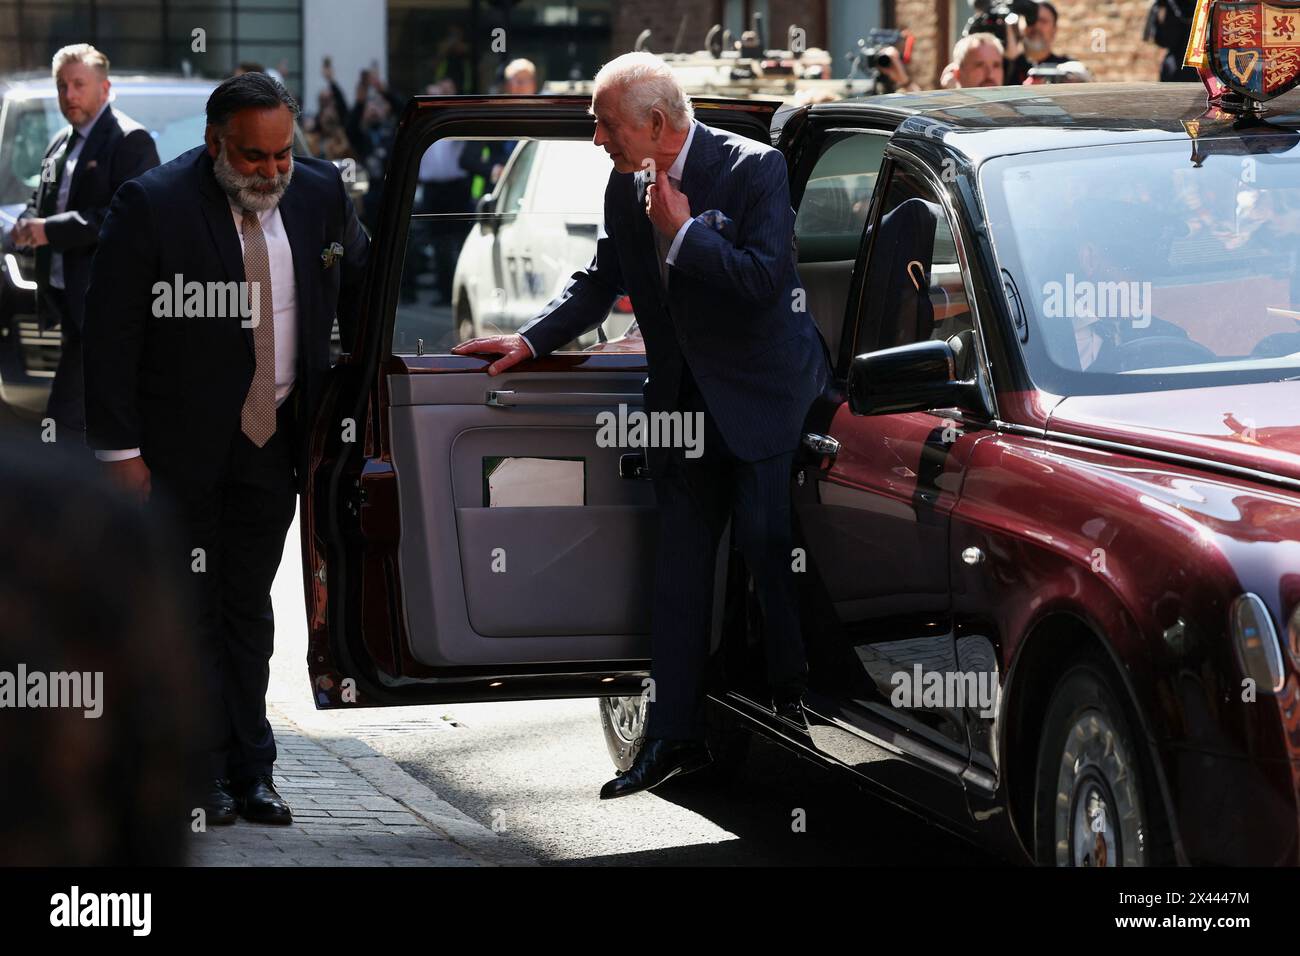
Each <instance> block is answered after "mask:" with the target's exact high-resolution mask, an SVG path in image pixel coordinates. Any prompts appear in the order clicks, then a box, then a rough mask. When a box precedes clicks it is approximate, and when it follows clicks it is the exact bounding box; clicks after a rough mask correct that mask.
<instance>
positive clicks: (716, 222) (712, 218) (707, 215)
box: [695, 209, 735, 235]
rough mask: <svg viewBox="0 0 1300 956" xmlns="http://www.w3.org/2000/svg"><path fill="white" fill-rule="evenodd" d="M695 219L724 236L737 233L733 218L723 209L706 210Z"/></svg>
mask: <svg viewBox="0 0 1300 956" xmlns="http://www.w3.org/2000/svg"><path fill="white" fill-rule="evenodd" d="M695 218H696V219H698V220H699V221H700V222H702V223H704V224H705V225H706V226H708V227H709V228H710V229H712V230H714V231H715V232H720V233H722V234H723V235H726V234H727V233H728V232H734V231H735V224H734V223H733V222H732V221H731V217H730V216H728V215H727V214H726V213H725V212H723V211H722V210H721V209H706V210H704V212H702V213H700V214H699V215H698V216H696V217H695Z"/></svg>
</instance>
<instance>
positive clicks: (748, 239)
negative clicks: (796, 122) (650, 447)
mask: <svg viewBox="0 0 1300 956" xmlns="http://www.w3.org/2000/svg"><path fill="white" fill-rule="evenodd" d="M648 179H649V176H648V174H647V173H646V172H644V171H642V172H637V173H620V172H618V171H614V172H613V173H612V174H611V175H610V177H609V184H608V186H607V187H606V189H605V222H604V228H603V229H602V230H601V232H600V235H599V238H598V239H597V242H596V254H595V256H594V257H593V258H592V261H591V264H590V265H588V266H587V268H586V269H584V270H582V271H579V272H575V273H574V274H573V276H572V277H571V278H570V280H569V282H568V283H567V284H566V286H565V288H564V290H563V291H562V292H561V293H560V294H559V295H558V296H557V297H556V298H555V299H554V300H552V301H551V302H550V303H548V304H547V306H546V308H545V309H543V311H542V312H541V314H539V315H538V316H537V317H536V318H534V319H533V320H532V321H531V322H529V323H528V324H527V325H526V326H524V328H523V329H522V330H521V331H522V332H523V333H524V334H525V335H526V336H527V337H528V340H529V342H531V343H532V346H533V348H534V349H535V350H536V351H537V353H538V354H539V355H544V354H546V353H548V352H551V351H554V350H555V349H557V348H559V347H561V346H562V345H564V344H565V343H566V342H569V341H571V340H572V339H574V338H576V337H577V336H579V335H581V334H583V333H584V332H586V331H588V330H590V329H592V328H594V327H595V326H596V325H597V324H599V323H600V322H601V321H603V320H604V319H605V317H606V315H607V314H608V312H609V309H610V306H611V305H612V304H613V302H614V300H615V299H616V298H618V297H619V296H620V295H623V294H624V293H626V294H627V295H629V296H630V297H631V299H632V307H633V309H634V310H635V312H636V317H637V322H638V323H639V325H640V327H641V332H642V334H643V336H644V337H645V345H646V362H647V365H648V367H649V378H648V379H647V381H646V384H645V398H646V409H647V410H648V411H671V410H673V408H674V405H675V404H676V402H677V397H678V387H679V384H680V381H681V374H682V368H683V365H684V364H685V365H687V366H689V368H690V371H691V374H692V375H693V376H694V378H695V381H696V383H697V384H698V386H699V389H700V393H701V394H702V395H703V396H704V400H705V402H706V403H707V405H708V408H709V412H710V413H711V414H712V415H713V418H714V420H715V422H716V423H717V426H718V429H719V431H721V433H722V437H723V439H724V440H725V441H726V443H727V445H728V446H729V447H730V448H731V450H732V451H733V452H734V453H735V454H736V455H737V456H738V457H739V458H742V459H744V460H746V461H757V460H760V459H763V458H768V457H771V456H772V455H777V454H782V453H784V452H788V451H791V450H793V449H794V448H796V447H797V446H798V444H799V440H800V434H801V430H802V427H803V422H804V418H805V416H806V415H807V413H808V410H809V407H810V406H811V405H812V402H813V400H814V399H815V398H816V397H817V396H818V395H819V394H820V393H821V391H822V390H823V389H824V388H825V386H826V384H827V380H828V378H829V368H828V365H827V355H826V349H825V345H824V344H823V342H822V338H821V335H820V333H819V332H818V330H817V327H816V325H815V324H814V322H813V317H812V314H811V313H810V312H809V311H808V310H807V306H806V303H805V302H804V299H805V296H804V295H803V294H802V293H803V290H802V283H801V281H800V279H799V274H798V271H797V269H796V267H795V253H794V210H793V209H791V207H790V186H789V181H788V178H787V175H786V166H785V158H784V157H783V156H782V154H781V152H780V151H779V150H776V149H773V148H772V147H771V146H767V145H765V144H763V143H758V142H755V141H754V140H751V139H747V138H745V137H743V136H739V135H736V134H733V133H728V132H726V131H723V130H718V129H713V128H711V127H709V126H705V125H704V124H703V123H700V124H699V125H698V126H697V127H696V130H695V138H694V139H693V140H692V142H691V149H690V152H688V153H687V155H686V164H685V169H684V170H683V172H682V187H681V188H682V192H683V193H685V195H686V197H687V198H688V199H689V200H690V206H691V215H692V217H694V219H693V221H692V223H691V226H690V228H689V229H688V230H687V231H686V235H685V237H684V238H683V241H682V244H681V246H680V247H679V249H678V252H677V256H676V258H675V261H674V263H673V265H672V266H671V267H670V268H669V275H668V288H667V290H666V291H665V289H664V286H663V283H662V282H661V281H660V277H659V265H658V262H659V260H658V252H657V251H656V249H655V242H654V233H653V228H654V227H653V226H652V225H651V223H650V220H649V218H648V217H647V216H646V212H645V190H646V186H647V184H648ZM709 210H717V211H720V212H721V213H722V214H723V216H725V217H726V219H727V220H730V221H729V222H725V221H723V220H721V219H720V218H719V217H717V216H707V217H706V216H701V214H702V213H705V212H706V211H709ZM711 223H712V224H711ZM719 226H720V228H719Z"/></svg>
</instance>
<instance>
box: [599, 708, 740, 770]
mask: <svg viewBox="0 0 1300 956" xmlns="http://www.w3.org/2000/svg"><path fill="white" fill-rule="evenodd" d="M648 706H649V705H648V703H647V698H646V695H645V694H638V695H637V696H635V697H601V698H600V727H601V730H602V731H603V732H604V735H605V749H606V750H608V751H609V758H610V760H612V761H613V762H614V769H616V770H617V771H618V772H619V773H622V772H624V771H626V770H627V769H628V768H630V767H631V766H632V762H633V761H634V760H636V755H637V754H638V753H640V752H641V744H642V743H643V741H644V737H645V726H646V717H647V715H648V709H647V708H648ZM704 706H705V720H706V724H705V740H706V741H707V742H708V745H709V752H710V753H711V754H712V755H713V763H711V764H710V765H709V766H708V767H706V768H705V769H703V770H700V771H697V772H695V773H693V774H691V775H690V776H689V777H687V778H685V779H688V780H694V781H696V782H698V783H703V784H705V785H724V784H729V783H731V782H733V781H735V780H737V779H739V778H740V777H741V776H742V775H743V774H744V772H745V764H746V763H747V762H748V759H749V743H750V740H751V734H750V731H749V730H748V729H747V728H746V726H745V724H744V722H743V721H742V720H741V719H740V718H739V717H736V716H735V715H734V714H732V713H731V711H729V710H728V709H727V708H725V707H723V706H722V705H721V704H719V703H718V702H717V701H715V700H713V699H712V698H710V699H709V700H707V701H705V705H704Z"/></svg>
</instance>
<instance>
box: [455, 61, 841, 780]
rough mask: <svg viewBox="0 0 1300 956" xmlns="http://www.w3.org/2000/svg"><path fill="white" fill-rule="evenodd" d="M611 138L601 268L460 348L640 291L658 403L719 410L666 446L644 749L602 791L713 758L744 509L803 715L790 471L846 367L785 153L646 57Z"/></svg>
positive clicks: (637, 301)
mask: <svg viewBox="0 0 1300 956" xmlns="http://www.w3.org/2000/svg"><path fill="white" fill-rule="evenodd" d="M591 112H592V114H593V115H594V116H595V119H596V135H595V139H594V142H595V145H597V146H599V147H601V148H603V149H604V150H605V151H606V152H607V153H608V154H609V155H610V158H611V159H612V160H613V162H614V172H613V173H611V174H610V178H609V184H608V186H607V187H606V189H605V213H604V229H603V230H602V232H601V234H600V236H599V239H598V240H597V243H596V255H595V257H594V258H593V259H592V261H591V264H590V265H588V266H587V268H586V269H585V270H583V271H581V272H577V273H575V274H574V275H573V277H572V278H571V279H570V281H569V282H568V284H567V285H566V287H565V289H564V290H563V291H562V292H561V293H560V295H559V296H557V297H556V298H555V299H554V300H553V301H552V302H550V303H549V304H548V305H547V306H546V308H545V309H544V310H543V311H542V313H541V314H540V315H538V316H537V317H536V318H535V319H533V320H532V321H531V322H529V323H528V324H527V325H526V326H524V327H523V329H521V330H520V334H517V335H499V336H492V337H489V338H484V339H476V340H473V341H471V342H466V343H464V344H462V345H459V346H457V347H456V349H454V351H456V352H458V353H460V354H491V355H499V356H501V357H500V358H498V359H497V360H496V361H494V362H493V363H492V364H491V365H490V366H489V369H488V371H489V373H490V374H492V375H498V374H500V373H501V372H503V371H505V370H506V369H508V368H511V367H512V366H514V365H516V364H518V363H519V362H521V361H524V360H526V359H529V358H532V357H535V356H541V355H546V354H547V353H549V352H551V351H553V350H555V349H557V348H560V347H562V346H563V345H564V344H565V343H567V342H570V341H572V340H573V339H575V338H576V337H577V336H579V335H581V334H582V333H584V332H586V331H588V330H589V329H591V328H594V327H595V326H596V325H598V324H599V323H600V322H602V321H604V319H605V317H606V316H607V315H608V313H609V309H610V306H611V305H612V304H613V303H614V301H615V300H616V299H617V298H618V297H619V296H621V295H623V294H625V293H626V294H627V295H630V296H631V299H632V305H633V307H634V309H635V310H636V317H637V322H638V324H639V325H640V328H641V332H642V335H643V336H644V338H645V348H646V363H647V366H648V369H649V373H650V374H649V378H648V379H647V381H646V383H645V404H646V411H648V412H651V413H653V412H683V413H687V414H694V413H698V414H700V415H702V420H703V423H704V443H703V453H702V454H699V455H698V456H697V454H696V452H695V451H692V452H691V453H690V454H686V453H685V452H684V450H683V449H681V448H677V449H669V450H662V449H659V450H653V451H652V456H651V458H650V470H651V473H652V475H653V477H654V483H655V495H656V498H657V501H658V506H659V512H660V533H659V551H658V554H657V557H656V562H655V581H654V592H653V601H652V612H651V651H652V656H653V662H652V670H651V676H652V677H653V679H654V697H653V699H652V703H651V705H650V710H649V718H648V724H647V728H646V735H645V741H644V744H643V746H642V748H641V750H640V752H639V754H638V756H637V758H636V761H635V762H634V763H633V765H632V767H631V768H630V769H629V770H628V771H627V772H626V773H624V774H622V775H621V776H619V777H617V778H615V779H614V780H611V781H609V782H608V783H607V784H605V786H604V787H603V788H602V790H601V794H600V795H601V797H602V798H610V797H620V796H625V795H627V794H630V793H635V792H637V791H640V790H645V789H648V788H650V787H654V786H657V785H658V784H660V783H663V782H664V781H665V780H667V779H669V778H671V777H673V776H676V775H678V774H682V773H689V772H691V771H694V770H698V769H701V768H702V767H705V766H707V765H708V764H709V763H710V761H711V756H710V754H709V751H708V748H707V745H706V744H705V742H704V714H703V702H704V696H705V672H706V669H707V665H708V655H709V643H710V642H709V637H710V624H711V616H712V606H713V568H714V559H715V556H716V554H717V548H718V543H719V540H720V538H721V535H722V533H723V531H724V529H725V527H726V523H727V519H728V518H729V517H731V518H733V519H734V528H735V534H736V539H737V543H738V545H739V546H740V548H741V550H742V552H743V553H744V555H745V559H746V564H747V565H748V567H749V570H750V573H751V574H752V575H753V578H754V582H755V590H756V591H757V593H758V597H759V602H760V606H761V608H762V611H763V616H764V622H765V625H766V626H765V627H764V635H765V638H766V652H767V675H768V680H769V683H770V685H771V688H772V695H773V703H774V707H775V710H776V712H777V714H779V715H780V716H782V717H784V718H786V719H787V720H791V721H794V722H796V723H797V724H800V725H802V724H803V722H804V714H803V709H802V706H801V697H802V695H803V690H804V686H805V681H806V675H807V664H806V660H805V655H804V648H803V641H802V639H801V635H800V632H799V614H798V601H797V596H796V592H795V585H794V579H793V568H792V560H793V559H792V543H791V521H790V491H789V481H790V472H791V467H792V464H793V458H794V453H795V451H796V449H797V448H798V446H799V441H800V437H801V433H802V428H803V422H804V418H805V416H806V415H807V413H808V411H809V409H810V407H811V405H812V403H813V401H814V399H815V398H816V397H817V396H818V395H819V394H820V393H821V392H822V390H823V389H824V388H825V386H826V383H827V380H828V377H829V363H828V361H827V353H826V347H825V345H824V343H823V342H822V339H821V336H820V334H819V333H818V331H817V328H816V326H815V324H814V323H813V318H812V315H811V314H810V313H809V312H808V311H807V310H806V309H805V308H804V294H803V289H802V285H801V282H800V279H799V275H798V273H797V271H796V268H795V254H794V211H793V210H792V209H791V207H790V190H789V182H788V179H787V175H786V166H785V159H784V157H783V156H782V154H781V153H780V152H779V151H778V150H775V149H773V148H772V147H770V146H768V145H766V144H763V143H757V142H754V141H753V140H750V139H747V138H745V137H743V136H737V135H734V134H732V133H728V132H725V131H723V130H718V129H712V128H710V127H708V126H706V125H704V124H703V123H701V122H699V121H698V120H696V119H695V118H694V112H693V109H692V107H691V103H690V100H689V99H688V98H687V96H686V95H685V93H684V92H683V91H682V88H681V86H680V85H679V84H678V82H677V80H676V78H675V77H674V76H673V73H672V71H671V70H670V69H669V68H668V66H667V65H666V64H665V63H664V62H663V61H662V60H660V59H659V58H658V57H656V56H654V55H653V54H650V53H629V54H625V55H624V56H620V57H618V58H617V59H615V60H613V61H611V62H610V63H608V64H606V65H605V66H604V67H603V68H602V69H601V71H600V72H599V73H598V74H597V76H596V82H595V90H594V96H593V100H592V107H591Z"/></svg>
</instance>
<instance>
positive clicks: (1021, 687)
mask: <svg viewBox="0 0 1300 956" xmlns="http://www.w3.org/2000/svg"><path fill="white" fill-rule="evenodd" d="M1087 660H1092V661H1095V662H1096V663H1098V664H1099V665H1100V666H1102V667H1103V668H1104V669H1105V671H1106V673H1107V675H1108V676H1109V677H1110V678H1111V679H1112V680H1113V681H1114V687H1115V689H1116V690H1117V691H1118V692H1119V693H1118V696H1119V700H1120V705H1121V706H1122V707H1123V708H1124V716H1125V718H1126V719H1127V720H1128V721H1129V724H1130V725H1131V726H1132V727H1133V728H1134V730H1135V732H1136V733H1137V734H1138V735H1139V737H1140V738H1141V740H1140V744H1141V746H1140V752H1141V755H1142V763H1143V768H1144V771H1145V772H1146V774H1147V775H1148V776H1149V778H1150V779H1152V780H1154V781H1155V795H1156V799H1157V800H1158V806H1157V807H1155V808H1153V809H1154V810H1156V811H1157V815H1156V816H1155V825H1156V826H1159V827H1160V828H1162V830H1163V832H1162V833H1159V834H1154V835H1153V836H1154V837H1155V838H1157V839H1164V840H1166V841H1168V843H1169V844H1170V846H1172V848H1173V853H1174V856H1175V858H1176V860H1177V861H1178V863H1179V864H1180V865H1186V862H1187V858H1186V854H1185V852H1184V849H1183V842H1182V839H1181V837H1180V835H1179V832H1178V818H1177V815H1176V812H1175V807H1174V803H1173V799H1172V796H1171V791H1170V788H1169V782H1168V779H1167V776H1166V774H1165V768H1164V764H1163V762H1162V760H1161V758H1160V752H1159V748H1158V746H1157V744H1156V742H1155V741H1156V737H1155V734H1154V733H1153V728H1152V725H1151V721H1150V720H1149V719H1148V717H1147V715H1146V714H1145V713H1144V712H1143V711H1142V709H1141V708H1140V707H1139V706H1138V705H1137V701H1138V695H1137V692H1136V688H1135V687H1134V685H1133V681H1132V676H1131V674H1130V673H1129V670H1128V668H1127V667H1125V666H1124V664H1123V661H1122V660H1121V659H1120V657H1119V655H1118V653H1117V651H1116V649H1115V647H1114V645H1113V643H1112V642H1111V641H1109V640H1107V639H1106V638H1105V636H1104V635H1102V634H1101V633H1100V631H1099V630H1098V629H1097V628H1096V627H1095V625H1094V624H1093V623H1092V622H1090V621H1088V620H1087V619H1086V618H1084V617H1083V616H1081V615H1079V614H1077V613H1074V612H1072V611H1068V610H1058V611H1055V612H1053V613H1050V614H1048V615H1046V616H1044V617H1043V618H1041V619H1039V620H1038V621H1037V622H1035V623H1034V625H1033V626H1032V628H1031V630H1030V631H1029V633H1027V634H1026V635H1025V637H1024V639H1023V640H1022V641H1021V642H1020V645H1019V647H1018V648H1017V651H1016V656H1015V659H1014V660H1013V662H1012V665H1011V668H1010V670H1009V671H1008V673H1007V680H1006V693H1007V702H1006V705H1005V708H1004V715H1005V717H1004V720H1003V726H1002V733H1001V736H1002V740H1001V742H1000V747H1001V752H1002V753H1003V754H1004V755H1005V758H1004V775H1005V783H1004V786H1005V789H1006V799H1007V803H1008V808H1009V812H1010V816H1011V821H1012V825H1013V827H1014V829H1015V832H1016V837H1017V839H1018V840H1019V842H1020V844H1021V847H1022V849H1024V851H1025V852H1026V853H1027V855H1028V856H1029V858H1030V859H1035V858H1036V857H1035V853H1034V803H1035V800H1034V796H1035V788H1036V785H1037V778H1038V745H1039V737H1040V731H1041V726H1042V721H1043V719H1044V717H1045V716H1046V713H1047V708H1048V705H1049V703H1050V701H1051V698H1052V694H1053V693H1054V692H1055V690H1056V688H1057V686H1059V684H1060V681H1061V678H1062V677H1064V675H1065V674H1066V672H1067V671H1068V670H1069V669H1070V668H1071V667H1072V666H1074V665H1075V664H1078V663H1081V662H1084V661H1087ZM1048 678H1050V679H1048Z"/></svg>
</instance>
